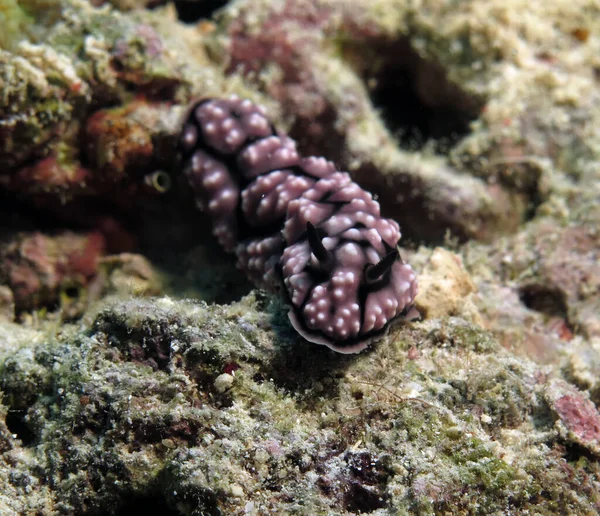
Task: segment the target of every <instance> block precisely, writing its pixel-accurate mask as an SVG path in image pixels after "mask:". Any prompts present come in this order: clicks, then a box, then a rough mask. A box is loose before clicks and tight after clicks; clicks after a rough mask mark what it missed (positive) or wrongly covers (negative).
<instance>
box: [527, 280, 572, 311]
mask: <svg viewBox="0 0 600 516" xmlns="http://www.w3.org/2000/svg"><path fill="white" fill-rule="evenodd" d="M519 298H520V299H521V301H522V302H523V304H524V305H525V306H526V307H527V308H529V309H531V310H535V311H536V312H542V313H544V314H546V315H551V316H557V317H562V318H566V316H567V303H566V300H565V296H564V294H563V293H562V292H561V291H560V290H558V289H556V288H552V287H548V286H545V285H538V284H531V285H524V286H522V287H520V288H519Z"/></svg>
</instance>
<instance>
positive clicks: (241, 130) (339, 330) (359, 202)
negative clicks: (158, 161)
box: [179, 96, 417, 353]
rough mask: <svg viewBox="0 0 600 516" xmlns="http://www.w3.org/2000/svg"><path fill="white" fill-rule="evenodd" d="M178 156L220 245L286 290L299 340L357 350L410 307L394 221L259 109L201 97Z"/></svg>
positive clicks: (274, 287) (411, 281)
mask: <svg viewBox="0 0 600 516" xmlns="http://www.w3.org/2000/svg"><path fill="white" fill-rule="evenodd" d="M179 152H180V156H181V160H182V164H183V172H184V174H185V176H186V178H187V180H188V181H189V183H190V185H191V187H192V189H193V191H194V196H195V199H196V202H197V205H198V206H199V207H200V208H201V209H202V210H204V211H205V212H206V213H208V214H209V215H210V217H211V218H212V223H213V232H214V234H215V236H216V237H217V239H218V241H219V242H220V244H221V245H222V246H223V247H224V248H225V249H226V250H227V251H229V252H233V253H235V254H236V256H237V264H238V267H239V268H240V269H242V270H243V271H245V273H246V274H247V275H248V277H249V279H250V280H251V281H252V282H253V283H254V284H255V285H256V286H258V287H261V288H265V289H267V290H271V291H283V292H284V293H285V295H286V296H287V301H288V303H289V305H290V311H289V318H290V321H291V323H292V325H293V326H294V328H295V329H296V330H297V331H298V333H300V334H301V335H302V336H303V337H304V338H306V339H307V340H309V341H311V342H314V343H317V344H324V345H326V346H328V347H330V348H331V349H333V350H335V351H338V352H340V353H356V352H358V351H361V350H362V349H364V348H365V347H367V346H368V345H369V344H370V343H371V342H372V341H373V340H376V339H377V338H379V337H380V336H381V335H382V334H383V333H384V331H385V329H386V327H387V326H388V324H389V322H390V321H392V320H394V319H397V318H403V317H404V318H406V317H407V316H409V313H410V312H411V311H414V308H413V303H414V299H415V296H416V294H417V280H416V276H415V273H414V272H413V270H412V269H411V267H410V265H408V264H406V263H404V262H403V260H402V259H401V257H400V254H399V252H398V248H397V245H398V241H399V240H400V228H399V226H398V224H397V223H396V222H395V221H393V220H390V219H386V218H383V217H381V214H380V209H379V203H378V202H377V201H375V200H374V199H373V196H372V195H371V194H370V193H368V192H366V191H365V190H363V189H362V188H361V187H360V186H359V185H358V184H356V183H354V182H353V181H352V179H351V178H350V175H349V174H348V173H347V172H340V171H338V170H337V169H336V167H335V166H334V164H333V163H332V162H331V161H327V160H326V159H325V158H321V157H302V156H300V155H299V154H298V152H297V150H296V143H295V141H294V140H293V139H291V138H290V137H289V136H287V135H286V134H284V133H280V132H278V131H277V129H276V128H275V127H274V126H273V124H272V123H271V122H270V121H269V119H268V117H267V115H266V112H265V110H264V108H263V107H261V106H258V105H256V104H254V103H253V102H251V101H250V100H243V99H240V98H238V97H236V96H232V97H229V98H227V99H216V98H215V99H213V98H208V99H204V100H201V101H199V102H197V103H195V104H194V105H193V106H192V107H191V108H190V110H189V112H188V114H187V116H186V119H185V121H184V124H183V128H182V131H181V135H180V140H179Z"/></svg>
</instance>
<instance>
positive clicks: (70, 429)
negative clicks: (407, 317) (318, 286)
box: [0, 0, 600, 514]
mask: <svg viewBox="0 0 600 516" xmlns="http://www.w3.org/2000/svg"><path fill="white" fill-rule="evenodd" d="M97 4H98V2H96V0H93V1H92V2H87V1H80V0H61V1H60V2H46V1H45V0H42V1H41V2H40V1H38V0H23V1H19V3H18V4H17V3H15V2H10V0H5V1H4V2H2V0H0V41H1V43H0V46H1V47H2V49H1V50H0V215H1V217H2V227H3V228H5V229H6V231H4V229H3V236H2V242H4V243H8V242H13V243H15V242H19V241H20V240H19V239H20V238H22V236H23V235H29V237H32V236H33V235H34V234H41V235H42V236H41V237H37V238H36V241H38V244H39V245H37V246H34V248H35V249H37V250H38V251H43V252H45V251H47V250H50V251H52V252H54V251H56V253H57V255H60V254H61V253H60V252H59V250H57V248H56V247H55V246H54V243H55V242H58V241H60V238H61V237H60V235H65V234H66V233H65V232H66V231H70V233H69V234H71V235H74V236H73V239H71V240H69V242H70V243H73V242H75V240H77V239H79V238H80V239H82V241H83V240H85V239H86V238H87V237H89V235H91V234H101V235H102V236H101V237H100V238H99V240H104V242H105V249H106V251H107V252H109V253H123V252H125V251H129V252H134V253H135V254H134V255H132V254H118V255H116V256H107V257H101V258H100V260H99V269H96V271H97V272H98V276H97V278H96V280H94V281H92V282H91V283H89V282H87V283H86V282H85V281H84V282H83V284H85V285H87V287H86V291H85V292H83V291H79V290H78V289H77V288H75V289H71V288H69V287H67V289H66V290H63V291H62V293H61V292H59V293H58V295H56V294H55V292H56V290H54V291H53V292H54V293H53V295H52V297H51V298H50V297H48V298H46V299H48V301H49V303H50V304H49V305H48V308H54V307H56V308H62V310H61V311H60V312H59V313H51V312H47V311H46V310H45V308H46V306H45V305H44V306H43V307H42V308H37V309H36V307H38V305H35V306H34V308H33V310H34V311H33V312H32V313H24V312H22V311H21V309H19V308H18V307H14V305H15V304H17V305H20V306H27V305H29V306H31V305H34V303H33V302H34V301H35V302H37V300H40V299H42V298H43V296H42V295H41V294H40V293H39V292H38V291H36V290H35V289H33V290H31V292H32V293H33V298H28V299H27V301H26V302H24V301H23V300H22V299H21V300H19V299H18V296H17V295H15V293H14V292H13V289H12V288H11V287H10V286H8V283H6V282H4V281H2V282H0V283H5V284H4V285H2V286H0V298H1V299H0V305H2V307H1V308H0V313H1V316H0V317H2V321H1V323H0V394H1V401H0V513H2V514H5V513H6V514H93V513H107V512H110V513H126V512H132V508H133V510H134V511H135V510H137V509H139V508H144V507H150V508H151V509H153V510H154V511H155V512H156V511H162V512H164V513H168V514H171V513H172V514H194V513H196V514H199V513H204V514H217V513H222V514H237V513H240V514H241V513H247V514H252V513H257V514H259V513H260V514H262V513H265V514H270V513H291V514H356V513H369V512H372V513H374V514H379V513H382V512H391V513H400V514H405V513H427V514H430V513H431V514H433V513H440V514H441V513H448V514H450V513H451V514H471V513H485V514H504V513H515V514H517V513H536V514H538V513H540V514H597V513H598V512H599V511H600V500H599V497H598V492H599V489H598V486H599V485H600V466H599V460H600V454H599V452H598V428H599V424H598V419H599V418H598V409H597V407H598V403H600V382H599V380H598V378H600V365H599V364H600V351H599V350H600V348H599V342H598V339H599V337H598V315H597V314H598V313H599V307H598V300H599V299H600V296H599V293H598V281H597V276H598V274H597V273H598V270H597V263H598V260H597V258H598V256H597V255H598V252H597V250H598V247H599V242H598V227H600V202H599V200H600V188H599V185H600V181H598V178H599V176H598V170H600V169H599V167H598V163H599V162H600V133H599V132H598V130H597V127H598V126H599V125H600V102H598V88H597V83H598V70H599V69H600V60H599V56H600V38H599V37H598V34H600V15H599V14H600V12H599V9H598V4H597V2H596V1H595V0H554V1H552V2H530V1H526V0H486V1H481V0H474V1H471V2H447V1H441V0H422V1H420V2H406V1H405V0H353V1H352V2H348V1H345V0H316V1H315V0H294V1H292V0H251V1H250V0H234V1H230V2H229V3H228V5H226V6H225V8H224V9H223V10H222V12H221V13H220V14H219V15H218V16H217V17H215V18H214V19H211V20H207V19H202V20H198V19H191V20H188V21H191V22H192V23H190V24H189V25H184V24H182V23H179V22H178V21H177V13H176V9H175V8H174V7H173V6H172V5H167V6H165V7H160V6H159V7H158V8H156V9H153V10H147V9H146V10H144V9H136V10H135V11H130V10H129V9H130V8H131V6H132V5H134V3H133V2H131V1H129V0H125V1H119V0H114V1H111V2H107V3H106V4H104V5H103V6H102V7H101V8H97V7H95V6H94V5H97ZM108 4H111V5H108ZM178 4H181V2H178ZM201 4H212V2H204V1H202V2H201ZM135 5H138V6H140V7H141V6H142V5H144V2H136V3H135ZM204 12H206V11H204ZM187 14H189V13H187ZM195 22H199V23H195ZM232 93H235V94H237V95H239V96H240V97H242V98H250V99H252V102H253V103H258V104H263V105H265V106H266V107H267V110H268V112H269V115H270V118H271V119H272V121H273V123H274V125H275V126H276V127H279V128H283V129H285V131H286V133H287V134H289V135H290V136H291V137H292V138H293V139H294V140H295V141H296V142H297V144H298V153H299V154H302V155H310V154H315V155H325V156H327V157H328V158H329V159H331V160H332V161H333V162H334V163H335V167H336V169H345V170H348V171H349V173H350V174H351V177H352V181H354V182H356V183H357V184H359V185H360V186H361V188H363V189H365V190H368V191H370V192H373V194H374V199H375V200H376V201H377V202H378V203H379V204H380V206H381V212H382V215H383V216H384V217H390V218H393V219H395V220H397V221H398V222H399V223H400V224H401V226H402V230H403V231H402V232H403V240H402V243H403V245H404V246H405V248H404V249H403V250H402V258H403V259H406V260H407V261H408V262H409V263H410V264H411V265H412V266H413V267H414V268H415V269H416V270H419V271H420V270H424V271H425V275H424V277H423V278H422V281H420V285H421V287H420V290H421V294H422V295H423V298H422V299H423V303H424V304H423V308H426V310H423V311H424V312H425V311H426V312H427V316H426V318H425V319H424V321H422V322H418V323H414V324H411V325H398V327H396V326H395V325H390V327H389V328H390V329H389V333H388V335H387V336H386V337H384V338H383V339H382V341H381V342H380V344H379V345H378V346H376V347H373V348H371V349H369V350H367V351H366V352H364V353H361V354H360V355H358V356H352V357H347V356H342V355H339V354H336V353H333V352H330V350H328V349H326V348H324V347H322V346H312V345H310V344H308V343H306V342H304V340H303V339H300V338H299V337H298V335H297V333H296V332H294V331H293V329H292V328H291V327H290V325H289V323H288V320H287V317H286V313H287V309H286V308H285V307H284V306H283V301H282V299H280V298H279V297H278V296H270V295H268V294H265V293H264V292H262V291H260V290H254V291H251V290H250V288H251V287H250V285H249V284H248V282H246V281H245V279H244V277H242V275H241V274H239V273H237V272H236V271H235V264H234V263H233V260H230V259H228V257H227V256H226V255H225V254H224V253H222V252H221V250H220V249H219V246H218V245H216V244H217V242H216V241H215V240H214V239H212V238H211V236H210V221H209V220H208V217H205V216H203V215H202V214H199V213H197V210H194V208H193V200H194V199H193V195H192V192H190V191H189V189H188V188H187V185H186V184H185V181H179V180H178V178H175V177H171V178H170V179H171V180H170V179H169V178H168V175H167V174H169V173H170V172H171V170H172V167H173V165H175V159H174V157H175V143H176V139H177V135H178V132H179V130H180V127H181V123H182V121H183V120H184V118H185V117H186V116H187V113H186V109H187V106H188V104H189V103H190V102H191V101H193V100H194V99H197V98H202V97H204V98H206V97H212V98H215V97H227V96H229V95H230V94H232ZM269 145H272V143H270V144H269ZM138 159H139V163H140V165H141V166H139V167H137V166H136V163H137V160H138ZM261 166H262V164H261ZM289 180H290V179H288V181H289ZM284 186H285V183H284V184H283V186H282V187H281V189H282V190H283V189H284ZM169 187H171V188H170V189H169ZM260 191H262V190H261V188H257V190H256V192H260ZM247 197H248V205H247V209H248V211H253V210H257V207H258V205H259V204H260V200H259V199H258V196H257V195H248V196H247ZM265 199H266V200H265V204H264V205H265V211H264V216H265V217H268V216H271V215H274V214H276V213H278V212H277V210H278V209H280V207H278V206H277V204H276V203H275V202H274V201H275V200H276V196H269V197H265ZM253 220H259V219H253ZM23 221H24V222H23ZM242 229H243V228H242ZM40 242H46V243H47V245H45V246H44V245H42V244H41V243H40ZM259 244H260V242H255V243H254V245H251V246H248V249H247V250H246V254H244V255H243V256H241V255H240V259H241V260H243V261H244V263H246V264H247V267H249V266H250V262H252V268H251V270H249V271H248V272H250V274H251V276H252V281H261V280H262V276H263V273H264V272H263V271H264V270H265V267H267V264H266V261H267V260H266V259H265V257H267V255H268V256H271V254H276V253H277V252H278V247H277V244H278V242H277V238H275V239H274V240H272V239H270V240H264V241H262V244H263V246H262V247H260V248H259ZM192 245H193V249H190V246H192ZM436 246H443V248H444V250H445V251H444V252H442V253H440V252H439V251H438V252H436V253H435V255H434V249H435V248H436ZM17 247H18V246H17ZM2 248H3V249H4V246H2ZM265 248H266V249H265ZM92 254H93V252H91V253H90V254H89V256H91V255H92ZM442 255H443V256H442ZM54 256H55V255H53V254H52V253H50V255H49V258H46V259H43V257H41V256H37V255H36V257H34V260H33V262H32V263H33V264H34V265H35V267H30V268H27V267H26V268H25V272H26V274H25V275H24V277H25V278H26V279H28V280H32V281H33V279H35V278H36V277H38V279H39V278H41V279H42V280H43V279H44V278H45V276H44V271H46V270H48V271H50V276H54V277H55V278H56V277H58V276H59V274H58V272H57V269H56V268H55V267H54V265H53V264H56V262H55V261H54ZM434 256H435V257H436V259H433V258H434ZM440 256H442V258H443V259H442V258H440ZM163 257H168V260H167V262H168V263H167V265H168V267H164V268H163V263H161V262H160V261H159V260H160V259H162V258H163ZM438 259H439V262H438V261H437V260H438ZM23 260H24V259H23V258H22V257H21V256H20V255H19V253H18V252H17V255H11V257H10V260H9V261H3V262H2V267H5V265H6V264H8V265H9V266H10V267H9V268H13V267H12V266H13V265H14V268H13V269H14V271H15V272H17V271H18V270H19V267H22V266H24V265H26V264H25V262H24V261H23ZM146 260H148V261H146ZM48 262H50V265H49V269H43V268H42V270H40V269H39V267H38V266H45V265H48ZM148 262H150V263H148ZM69 263H70V262H66V264H67V265H69ZM71 267H72V268H73V270H77V268H81V264H77V261H75V262H74V263H73V264H72V266H71V265H69V268H71ZM86 268H87V267H86ZM92 269H93V268H89V269H87V270H88V271H90V270H92ZM3 271H6V267H5V268H3ZM3 274H4V272H3ZM9 276H10V274H7V275H4V277H3V280H4V278H8V277H9ZM67 276H68V273H67V272H66V271H65V272H64V274H63V277H67ZM43 284H44V283H43V281H42V283H41V285H43ZM442 287H447V288H445V289H443V288H442ZM17 290H18V289H17ZM470 290H473V291H472V292H470V293H468V291H470ZM158 291H160V292H168V294H169V295H170V296H171V298H166V297H162V298H158V299H152V300H147V299H140V298H139V297H138V294H143V293H144V292H148V293H156V292H158ZM78 292H79V293H80V294H81V295H80V296H79V300H80V301H86V302H85V303H80V302H79V301H77V300H74V299H73V297H72V296H73V295H74V294H76V293H78ZM104 295H108V296H110V299H108V300H107V299H103V296H104ZM243 296H245V297H243ZM98 297H99V299H98ZM182 298H190V299H194V300H196V301H181V299H182ZM240 299H241V301H240ZM440 299H441V300H442V301H443V303H440V304H439V306H437V305H436V300H440ZM87 300H91V301H93V302H92V303H91V305H90V306H89V307H88V309H87V310H86V311H85V312H84V309H85V307H86V305H88V303H87ZM199 300H202V301H199ZM215 300H217V302H218V303H226V304H224V305H219V304H217V305H215V304H210V305H209V304H206V303H208V302H211V303H212V302H214V301H215ZM59 305H60V306H59ZM71 307H72V308H73V310H71ZM15 308H16V310H17V312H18V315H19V317H18V318H17V320H18V321H19V324H15V323H13V322H11V321H10V320H11V319H12V318H13V312H14V310H15ZM438 308H439V309H438ZM62 315H64V317H61V316H62ZM80 315H82V317H81V318H79V316H80ZM72 317H78V319H77V320H75V321H74V320H73V319H72ZM6 319H8V320H6ZM73 323H74V324H73Z"/></svg>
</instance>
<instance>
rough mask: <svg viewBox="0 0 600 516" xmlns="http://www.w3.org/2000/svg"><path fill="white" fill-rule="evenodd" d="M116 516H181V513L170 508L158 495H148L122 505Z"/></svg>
mask: <svg viewBox="0 0 600 516" xmlns="http://www.w3.org/2000/svg"><path fill="white" fill-rule="evenodd" d="M114 514H115V515H116V516H125V515H127V516H129V515H130V514H161V515H162V516H179V515H180V514H181V513H180V512H179V511H176V510H174V509H172V508H171V507H169V506H168V505H167V502H166V501H165V500H164V499H163V498H162V497H161V496H158V495H148V496H140V497H135V498H132V499H131V500H128V501H127V502H125V504H123V505H121V507H120V508H119V510H118V511H116V512H115V513H114Z"/></svg>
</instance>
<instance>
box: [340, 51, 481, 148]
mask: <svg viewBox="0 0 600 516" xmlns="http://www.w3.org/2000/svg"><path fill="white" fill-rule="evenodd" d="M365 49H366V52H365ZM348 50H349V52H348V54H347V55H346V57H347V59H349V60H350V62H351V63H353V64H354V66H355V67H357V68H358V71H359V73H360V74H361V76H362V77H364V80H365V83H366V85H367V88H368V90H369V92H370V96H371V100H372V102H373V104H374V105H375V107H377V108H378V109H379V110H380V111H381V116H382V118H383V121H384V122H385V124H386V125H387V127H388V129H389V130H390V132H391V133H392V134H394V135H395V136H396V137H397V138H398V140H399V142H400V145H401V146H402V147H404V148H406V149H408V150H413V151H415V150H419V149H421V148H423V147H425V146H431V147H432V148H433V150H434V151H435V152H438V153H446V152H448V151H449V150H450V149H451V148H452V147H453V146H454V145H455V144H456V143H457V142H458V141H459V140H460V139H461V138H463V137H464V136H465V135H467V134H468V133H469V131H470V128H469V124H470V122H471V121H472V120H474V119H475V118H477V116H478V114H479V112H480V111H481V108H482V107H483V102H482V101H481V100H480V99H475V98H474V97H473V96H472V95H467V94H466V93H465V92H463V91H462V90H461V89H460V88H459V87H458V86H456V85H454V84H452V83H451V82H450V81H449V80H448V78H447V76H446V72H445V70H444V68H443V67H442V66H441V65H439V64H438V63H435V62H433V61H427V60H425V59H423V58H422V57H421V56H419V55H418V54H417V52H416V51H415V50H414V49H413V48H412V47H411V45H410V43H409V41H408V39H400V40H396V41H382V42H380V43H379V44H377V43H375V44H373V45H368V46H364V45H363V46H361V47H358V48H349V49H348Z"/></svg>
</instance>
